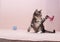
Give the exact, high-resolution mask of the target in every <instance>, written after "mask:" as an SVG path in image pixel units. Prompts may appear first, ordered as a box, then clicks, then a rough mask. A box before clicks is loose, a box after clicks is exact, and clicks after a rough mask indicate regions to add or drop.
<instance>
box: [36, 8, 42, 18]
mask: <svg viewBox="0 0 60 42" xmlns="http://www.w3.org/2000/svg"><path fill="white" fill-rule="evenodd" d="M41 11H42V10H39V11H38V10H37V9H36V10H35V16H39V17H42V13H41Z"/></svg>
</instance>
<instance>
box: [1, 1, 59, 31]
mask: <svg viewBox="0 0 60 42" xmlns="http://www.w3.org/2000/svg"><path fill="white" fill-rule="evenodd" d="M35 9H38V10H40V9H42V14H43V17H45V15H49V16H53V15H54V16H55V18H54V20H53V21H49V19H48V20H46V22H45V23H44V25H45V28H46V29H48V30H53V29H56V30H57V31H60V0H0V29H12V27H13V26H17V29H25V30H27V28H28V27H29V25H30V22H31V19H32V16H33V12H34V10H35Z"/></svg>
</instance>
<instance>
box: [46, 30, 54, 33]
mask: <svg viewBox="0 0 60 42" xmlns="http://www.w3.org/2000/svg"><path fill="white" fill-rule="evenodd" d="M45 32H46V33H55V30H53V31H47V30H45Z"/></svg>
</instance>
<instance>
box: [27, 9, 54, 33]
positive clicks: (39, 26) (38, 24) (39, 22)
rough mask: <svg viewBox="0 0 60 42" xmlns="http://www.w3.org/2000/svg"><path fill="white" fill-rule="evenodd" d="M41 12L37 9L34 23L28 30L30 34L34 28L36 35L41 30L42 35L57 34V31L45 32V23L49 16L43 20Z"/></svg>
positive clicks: (32, 22)
mask: <svg viewBox="0 0 60 42" xmlns="http://www.w3.org/2000/svg"><path fill="white" fill-rule="evenodd" d="M41 11H42V10H40V11H38V10H37V9H36V10H35V12H34V14H33V18H32V21H31V25H30V27H29V28H28V32H30V29H31V28H33V30H34V31H35V33H37V32H39V31H40V30H41V32H42V33H55V30H53V31H47V30H45V28H44V25H43V23H44V22H45V20H46V19H48V17H49V16H48V15H46V16H45V18H44V19H42V13H41Z"/></svg>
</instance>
